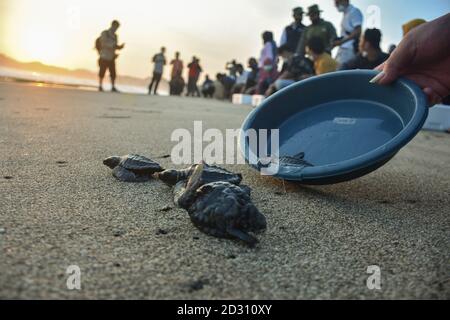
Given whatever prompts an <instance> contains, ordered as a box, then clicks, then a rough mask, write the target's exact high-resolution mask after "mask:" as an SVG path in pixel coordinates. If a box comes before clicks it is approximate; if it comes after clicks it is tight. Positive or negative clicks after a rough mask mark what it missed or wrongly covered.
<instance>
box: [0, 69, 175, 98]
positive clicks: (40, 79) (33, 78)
mask: <svg viewBox="0 0 450 320" xmlns="http://www.w3.org/2000/svg"><path fill="white" fill-rule="evenodd" d="M0 77H5V78H9V79H11V80H17V81H30V82H35V83H45V84H49V85H52V84H54V85H62V86H69V87H72V88H76V89H80V90H92V91H96V90H97V88H98V82H97V80H93V79H82V78H77V77H67V76H59V75H54V74H47V73H40V72H33V71H26V70H18V69H12V68H5V67H0ZM108 80H109V79H108V77H105V81H104V85H103V88H104V89H105V91H107V90H110V89H111V85H110V83H109V81H108ZM116 87H117V89H118V90H119V91H121V92H124V93H133V94H147V93H148V89H147V87H138V86H133V85H128V84H124V83H120V82H118V83H117V84H116ZM158 93H159V94H160V95H168V92H167V91H166V90H164V89H161V88H158Z"/></svg>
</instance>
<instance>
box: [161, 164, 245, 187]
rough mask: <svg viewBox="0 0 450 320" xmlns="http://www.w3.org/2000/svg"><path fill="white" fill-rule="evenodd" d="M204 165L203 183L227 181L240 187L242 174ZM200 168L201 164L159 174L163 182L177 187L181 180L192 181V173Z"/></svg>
mask: <svg viewBox="0 0 450 320" xmlns="http://www.w3.org/2000/svg"><path fill="white" fill-rule="evenodd" d="M201 165H202V168H203V169H202V173H201V177H199V178H200V179H201V183H202V184H206V183H210V182H215V181H226V182H229V183H232V184H236V185H238V184H239V183H241V181H242V175H241V174H240V173H233V172H231V171H228V170H226V169H223V168H220V167H218V166H214V165H209V164H206V163H204V162H203V163H201ZM198 166H199V164H195V165H193V166H191V167H189V168H186V169H181V170H175V169H171V170H165V171H163V172H161V173H160V174H158V177H159V179H160V180H161V181H163V182H165V183H167V184H169V185H172V186H173V185H176V184H177V183H178V182H179V181H181V180H188V179H190V177H191V175H192V173H193V172H194V171H195V169H196V168H197V167H198Z"/></svg>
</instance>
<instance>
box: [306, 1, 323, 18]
mask: <svg viewBox="0 0 450 320" xmlns="http://www.w3.org/2000/svg"><path fill="white" fill-rule="evenodd" d="M320 12H322V10H320V8H319V6H318V5H317V4H313V5H312V6H310V7H308V13H307V15H308V16H309V15H311V14H313V13H320Z"/></svg>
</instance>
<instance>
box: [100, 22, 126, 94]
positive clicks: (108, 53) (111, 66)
mask: <svg viewBox="0 0 450 320" xmlns="http://www.w3.org/2000/svg"><path fill="white" fill-rule="evenodd" d="M119 27H120V23H119V21H117V20H114V21H113V22H112V23H111V27H110V28H109V29H108V30H105V31H103V32H102V33H101V35H100V37H99V38H97V40H96V41H95V47H96V49H97V51H98V53H99V55H100V58H99V59H98V65H99V67H100V70H99V73H98V78H99V84H98V90H99V91H103V78H104V77H105V73H106V70H107V69H108V70H109V76H110V77H111V86H112V89H111V91H112V92H118V91H117V89H116V86H115V81H116V59H117V57H118V56H119V55H117V54H116V50H122V49H123V48H124V47H125V44H121V45H118V44H117V43H118V39H117V35H116V31H117V29H119Z"/></svg>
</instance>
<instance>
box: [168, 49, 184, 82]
mask: <svg viewBox="0 0 450 320" xmlns="http://www.w3.org/2000/svg"><path fill="white" fill-rule="evenodd" d="M170 64H171V65H172V73H171V78H172V79H175V78H177V77H181V76H182V74H183V68H184V65H183V60H181V59H180V53H179V52H178V51H177V52H175V59H173V60H172V61H170Z"/></svg>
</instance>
